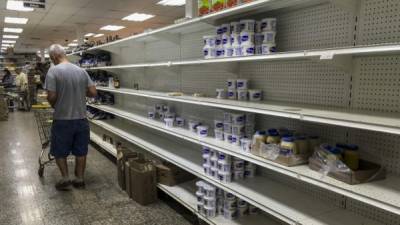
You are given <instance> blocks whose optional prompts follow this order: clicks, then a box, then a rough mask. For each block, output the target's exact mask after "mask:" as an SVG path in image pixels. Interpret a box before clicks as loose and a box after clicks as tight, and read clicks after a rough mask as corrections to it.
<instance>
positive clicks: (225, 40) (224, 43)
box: [222, 37, 229, 45]
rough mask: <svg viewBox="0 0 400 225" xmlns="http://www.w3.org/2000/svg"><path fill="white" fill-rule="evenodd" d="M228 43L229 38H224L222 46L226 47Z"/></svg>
mask: <svg viewBox="0 0 400 225" xmlns="http://www.w3.org/2000/svg"><path fill="white" fill-rule="evenodd" d="M228 41H229V38H227V37H224V38H223V39H222V44H223V45H226V44H228Z"/></svg>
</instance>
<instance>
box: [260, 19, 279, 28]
mask: <svg viewBox="0 0 400 225" xmlns="http://www.w3.org/2000/svg"><path fill="white" fill-rule="evenodd" d="M261 31H276V18H265V19H262V20H261Z"/></svg>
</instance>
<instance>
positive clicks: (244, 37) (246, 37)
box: [241, 34, 250, 42]
mask: <svg viewBox="0 0 400 225" xmlns="http://www.w3.org/2000/svg"><path fill="white" fill-rule="evenodd" d="M249 39H250V38H249V35H248V34H244V35H242V37H241V40H242V42H246V41H248V40H249Z"/></svg>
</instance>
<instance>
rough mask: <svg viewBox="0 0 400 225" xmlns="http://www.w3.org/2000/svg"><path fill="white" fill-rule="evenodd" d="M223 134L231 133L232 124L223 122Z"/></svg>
mask: <svg viewBox="0 0 400 225" xmlns="http://www.w3.org/2000/svg"><path fill="white" fill-rule="evenodd" d="M224 132H225V133H232V123H230V122H225V123H224Z"/></svg>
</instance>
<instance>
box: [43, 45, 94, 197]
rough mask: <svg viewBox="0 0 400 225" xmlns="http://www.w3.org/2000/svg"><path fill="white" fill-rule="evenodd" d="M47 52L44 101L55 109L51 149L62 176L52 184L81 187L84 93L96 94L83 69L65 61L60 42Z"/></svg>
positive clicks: (86, 131) (84, 148)
mask: <svg viewBox="0 0 400 225" xmlns="http://www.w3.org/2000/svg"><path fill="white" fill-rule="evenodd" d="M49 54H50V59H51V61H52V62H53V63H54V65H55V66H53V67H51V68H50V69H49V71H48V73H47V76H46V82H45V89H46V90H47V95H48V96H47V100H48V101H49V103H50V104H51V106H52V107H53V108H54V109H55V112H54V115H53V119H54V120H53V126H52V130H51V135H52V137H51V147H50V152H51V154H52V155H53V156H54V157H55V159H56V163H57V166H58V168H59V169H60V171H61V175H62V179H61V180H60V181H58V182H57V183H56V185H55V187H56V189H57V190H68V189H69V186H70V185H71V183H72V185H73V186H74V187H75V188H83V187H84V186H85V182H84V172H85V167H86V156H87V153H88V145H89V134H90V130H89V123H88V121H87V119H86V96H88V97H95V96H96V95H97V91H96V87H95V86H94V83H93V81H92V80H91V79H90V77H89V75H88V74H87V72H86V71H85V70H83V69H81V68H79V67H78V66H76V65H73V64H71V63H69V62H68V60H67V58H66V55H65V51H64V49H63V47H62V46H61V45H58V44H55V45H52V46H50V50H49ZM71 153H72V155H74V156H75V179H74V180H72V182H71V181H70V179H69V175H68V165H67V157H68V156H69V155H70V154H71Z"/></svg>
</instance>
